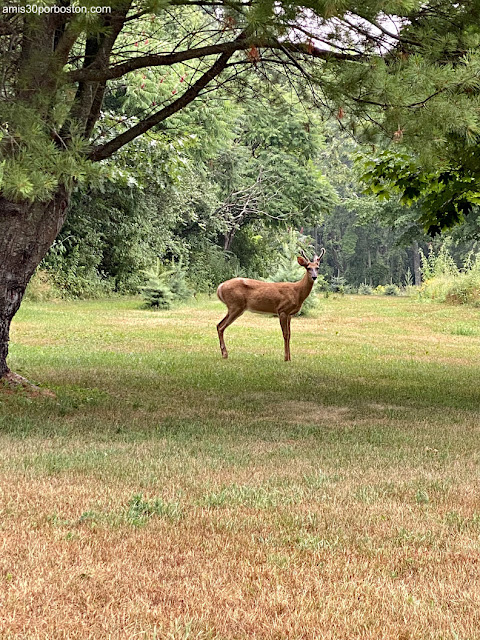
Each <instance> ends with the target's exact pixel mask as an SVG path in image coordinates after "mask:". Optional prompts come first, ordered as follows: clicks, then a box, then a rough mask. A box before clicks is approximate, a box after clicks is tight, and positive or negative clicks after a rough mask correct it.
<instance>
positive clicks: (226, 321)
mask: <svg viewBox="0 0 480 640" xmlns="http://www.w3.org/2000/svg"><path fill="white" fill-rule="evenodd" d="M324 253H325V249H321V251H320V255H318V256H317V255H316V254H315V255H314V256H313V260H312V261H310V260H309V259H308V258H307V256H306V255H305V254H304V253H303V251H302V254H303V255H302V256H298V258H297V261H298V264H299V265H300V266H302V267H305V270H306V272H305V275H304V276H303V278H302V279H301V280H299V281H298V282H261V281H260V280H250V279H249V278H233V279H232V280H227V281H226V282H222V284H221V285H220V286H219V287H218V289H217V296H218V297H219V298H220V300H221V301H222V302H223V303H224V304H226V305H227V308H228V313H227V315H226V316H225V317H224V318H223V320H221V321H220V322H219V323H218V324H217V331H218V337H219V340H220V350H221V352H222V356H223V357H224V358H228V351H227V348H226V346H225V341H224V339H223V332H224V331H225V329H226V328H227V327H228V326H229V325H231V324H232V322H234V321H235V320H236V319H237V318H239V317H240V316H241V315H242V313H244V311H253V312H254V313H268V314H273V315H276V316H278V318H279V320H280V326H281V327H282V331H283V339H284V342H285V360H290V320H291V319H292V316H293V315H295V314H296V313H298V312H299V311H300V309H301V308H302V304H303V303H304V301H305V300H306V298H307V297H308V295H309V293H310V291H311V290H312V287H313V283H314V282H315V280H316V279H317V277H318V267H319V264H320V261H321V259H322V258H323V255H324Z"/></svg>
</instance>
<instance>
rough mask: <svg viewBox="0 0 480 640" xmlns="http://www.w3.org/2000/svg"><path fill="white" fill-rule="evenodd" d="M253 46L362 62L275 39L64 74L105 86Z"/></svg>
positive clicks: (354, 56) (237, 42) (225, 44)
mask: <svg viewBox="0 0 480 640" xmlns="http://www.w3.org/2000/svg"><path fill="white" fill-rule="evenodd" d="M252 46H256V47H257V48H261V49H264V48H268V49H281V50H284V51H289V52H291V53H302V54H304V55H306V56H308V57H311V58H317V59H322V60H332V59H333V60H361V58H362V57H361V55H359V54H353V53H340V52H338V51H332V50H329V49H320V48H318V47H313V46H311V45H309V44H304V43H292V42H280V41H278V40H274V39H271V40H255V39H253V38H250V39H248V40H247V39H246V38H244V39H242V40H239V39H238V38H237V39H236V40H233V41H231V42H221V43H218V44H211V45H207V46H205V47H198V48H195V49H185V50H184V51H176V52H175V53H166V54H151V55H147V56H138V57H136V58H132V59H131V60H129V61H128V62H123V63H121V64H117V65H114V66H113V67H109V68H107V69H99V68H96V69H92V68H88V67H86V68H84V69H77V70H75V71H70V72H69V73H67V74H66V77H67V80H68V81H70V82H106V81H108V80H113V79H114V78H120V77H122V76H124V75H126V74H127V73H130V72H131V71H136V70H138V69H144V68H146V67H160V66H171V65H173V64H177V63H179V62H186V61H187V60H194V59H197V58H204V57H207V56H212V55H218V54H225V55H228V56H229V57H230V56H231V55H233V54H234V53H235V52H236V51H245V50H247V49H250V47H252Z"/></svg>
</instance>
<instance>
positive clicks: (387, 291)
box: [383, 284, 400, 296]
mask: <svg viewBox="0 0 480 640" xmlns="http://www.w3.org/2000/svg"><path fill="white" fill-rule="evenodd" d="M399 294H400V289H399V288H398V287H397V285H396V284H386V285H385V286H384V287H383V295H384V296H398V295H399Z"/></svg>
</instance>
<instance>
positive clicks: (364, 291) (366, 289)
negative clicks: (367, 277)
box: [357, 282, 373, 296]
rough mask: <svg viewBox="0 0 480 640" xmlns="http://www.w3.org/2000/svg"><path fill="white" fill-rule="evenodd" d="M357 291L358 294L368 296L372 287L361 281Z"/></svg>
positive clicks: (371, 291)
mask: <svg viewBox="0 0 480 640" xmlns="http://www.w3.org/2000/svg"><path fill="white" fill-rule="evenodd" d="M357 293H358V294H359V295H360V296H370V295H372V293H373V288H372V287H371V286H370V285H369V284H365V283H364V282H362V283H361V284H360V285H359V287H358V291H357Z"/></svg>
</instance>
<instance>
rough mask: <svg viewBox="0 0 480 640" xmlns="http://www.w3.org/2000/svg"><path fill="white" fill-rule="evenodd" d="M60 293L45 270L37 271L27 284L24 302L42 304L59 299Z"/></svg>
mask: <svg viewBox="0 0 480 640" xmlns="http://www.w3.org/2000/svg"><path fill="white" fill-rule="evenodd" d="M61 297H62V296H61V292H60V291H59V289H58V287H56V286H55V282H54V280H53V278H52V276H51V274H50V273H49V272H48V271H46V270H45V269H37V270H36V271H35V273H34V274H33V276H32V279H31V280H30V282H29V283H28V286H27V289H26V291H25V295H24V300H30V301H31V302H44V301H46V300H56V299H58V298H61Z"/></svg>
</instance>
